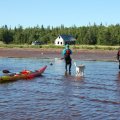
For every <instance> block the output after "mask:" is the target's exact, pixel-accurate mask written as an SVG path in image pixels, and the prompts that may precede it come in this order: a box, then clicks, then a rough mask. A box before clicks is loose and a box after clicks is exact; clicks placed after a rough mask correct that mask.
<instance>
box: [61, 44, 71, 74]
mask: <svg viewBox="0 0 120 120" xmlns="http://www.w3.org/2000/svg"><path fill="white" fill-rule="evenodd" d="M62 54H63V55H64V60H65V70H66V72H67V65H69V73H71V66H72V59H71V56H70V55H71V54H72V50H71V49H69V45H68V44H67V45H66V46H65V49H64V50H63V51H62Z"/></svg>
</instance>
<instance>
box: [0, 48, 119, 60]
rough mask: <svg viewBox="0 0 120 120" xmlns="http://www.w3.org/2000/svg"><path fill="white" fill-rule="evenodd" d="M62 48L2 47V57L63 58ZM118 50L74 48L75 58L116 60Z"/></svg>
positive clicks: (0, 52) (0, 53)
mask: <svg viewBox="0 0 120 120" xmlns="http://www.w3.org/2000/svg"><path fill="white" fill-rule="evenodd" d="M61 51H62V49H55V48H54V49H51V48H49V49H48V48H47V49H42V48H0V57H15V58H21V57H22V58H28V57H38V58H61V57H62V55H61ZM116 54H117V51H116V50H78V49H75V50H73V55H72V58H73V59H79V60H104V61H116Z"/></svg>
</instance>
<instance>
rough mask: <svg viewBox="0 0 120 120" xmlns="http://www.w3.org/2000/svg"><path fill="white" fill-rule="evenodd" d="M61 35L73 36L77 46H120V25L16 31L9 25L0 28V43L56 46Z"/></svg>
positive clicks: (35, 28)
mask: <svg viewBox="0 0 120 120" xmlns="http://www.w3.org/2000/svg"><path fill="white" fill-rule="evenodd" d="M59 34H66V35H72V36H73V37H75V38H76V44H80V45H81V44H86V45H119V44H120V25H119V24H116V25H109V26H104V25H102V24H100V25H96V24H94V25H89V26H82V27H76V26H75V25H74V26H72V27H69V28H68V27H64V25H61V26H60V27H55V28H53V27H50V26H48V27H47V28H45V27H44V26H43V25H41V27H39V26H38V25H37V26H35V27H33V28H31V27H29V28H24V29H23V27H22V26H18V27H15V28H14V29H11V28H8V27H7V25H5V26H3V27H1V28H0V41H2V42H4V43H5V44H31V43H32V42H33V41H39V42H40V43H42V44H48V43H49V44H54V41H55V39H56V38H57V37H58V35H59Z"/></svg>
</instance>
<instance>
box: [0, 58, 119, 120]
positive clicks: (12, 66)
mask: <svg viewBox="0 0 120 120" xmlns="http://www.w3.org/2000/svg"><path fill="white" fill-rule="evenodd" d="M75 62H76V63H77V64H81V63H82V64H85V66H86V68H85V76H84V77H82V78H76V77H75V67H74V65H73V66H72V74H71V76H69V75H68V76H65V75H64V62H63V61H62V60H58V59H36V58H31V59H30V58H29V59H28V58H26V59H23V58H1V59H0V75H2V72H1V71H2V70H3V69H8V70H9V71H11V72H15V71H18V72H19V71H21V70H22V69H30V70H36V69H38V68H39V67H42V66H44V65H48V68H47V69H46V71H45V72H44V74H43V76H41V77H38V78H35V79H33V80H27V81H25V80H19V81H16V82H12V83H5V84H0V120H120V74H119V71H118V64H117V63H116V62H100V61H78V60H75ZM50 63H53V65H50Z"/></svg>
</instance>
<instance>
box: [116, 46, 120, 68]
mask: <svg viewBox="0 0 120 120" xmlns="http://www.w3.org/2000/svg"><path fill="white" fill-rule="evenodd" d="M117 60H118V62H119V69H120V48H119V49H118V52H117Z"/></svg>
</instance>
